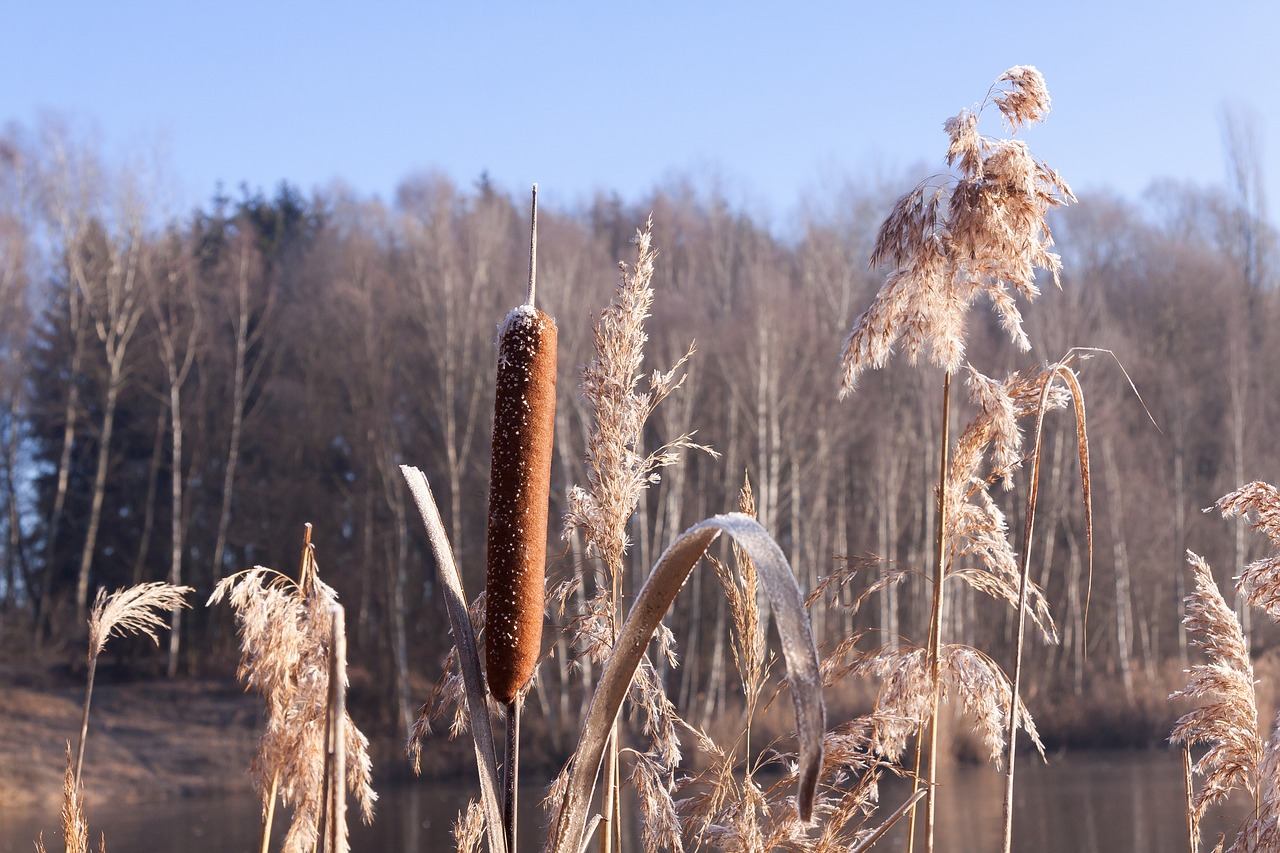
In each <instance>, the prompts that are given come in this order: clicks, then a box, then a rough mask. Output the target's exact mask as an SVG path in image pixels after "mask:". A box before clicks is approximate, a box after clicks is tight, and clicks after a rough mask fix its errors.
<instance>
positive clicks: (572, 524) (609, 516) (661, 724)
mask: <svg viewBox="0 0 1280 853" xmlns="http://www.w3.org/2000/svg"><path fill="white" fill-rule="evenodd" d="M652 240H653V219H652V217H650V219H649V220H648V222H647V223H646V225H645V228H644V229H643V230H641V231H639V232H637V234H636V247H637V251H636V262H635V265H634V266H633V267H630V268H629V267H627V265H626V264H619V269H620V271H621V280H620V281H619V283H618V287H617V290H616V292H615V294H614V298H613V300H612V301H611V302H610V304H609V306H608V307H607V308H606V309H605V310H604V312H603V313H602V314H601V316H600V319H599V320H598V321H597V322H596V324H595V336H594V337H595V357H594V358H593V359H592V360H591V363H590V364H588V365H587V366H586V367H585V368H584V369H583V371H582V393H583V396H584V397H585V398H586V400H587V402H588V403H590V404H591V406H592V409H593V410H594V420H593V423H592V429H591V435H590V438H589V439H588V442H587V454H586V463H587V484H588V485H587V488H582V487H580V486H574V487H573V489H571V490H570V493H569V501H568V503H569V507H568V512H566V514H565V521H564V530H565V532H564V535H565V537H566V538H568V537H569V536H570V535H571V534H572V532H573V531H574V530H581V531H582V533H583V537H584V539H585V541H586V545H587V551H588V553H589V554H592V555H593V556H595V557H597V558H599V559H600V560H601V562H602V563H603V564H604V572H603V576H602V577H599V578H598V582H597V588H596V591H595V593H594V595H593V596H592V597H591V598H590V600H589V601H588V604H587V613H586V615H585V617H584V618H583V619H582V620H580V622H579V623H578V625H577V639H578V642H579V644H580V647H581V648H583V649H584V650H585V651H586V652H587V653H588V654H590V655H591V656H592V657H593V658H594V659H595V660H597V661H600V662H603V661H604V660H605V658H606V657H607V656H608V655H609V653H610V651H611V650H612V649H613V646H614V643H615V642H616V639H617V636H618V625H619V621H620V620H619V610H618V609H619V603H620V602H621V600H622V578H623V575H624V568H625V566H624V558H625V555H626V552H627V547H628V544H629V542H628V538H627V521H628V519H630V517H631V514H632V513H633V512H634V511H635V508H636V506H637V504H638V503H639V502H640V496H641V494H643V492H644V490H645V489H646V488H647V487H648V486H649V484H650V483H651V482H653V481H654V480H655V479H656V477H657V472H658V470H659V469H661V468H663V467H665V466H668V465H673V464H675V463H676V462H677V461H678V460H679V453H680V451H681V450H683V449H687V448H697V449H702V450H707V451H708V452H711V451H710V450H709V449H708V448H704V447H701V446H700V445H697V444H694V442H693V439H692V434H687V435H682V436H679V437H678V438H676V439H674V440H672V441H670V442H668V443H667V444H666V445H664V446H662V447H660V448H658V449H657V450H655V451H653V452H651V453H649V454H648V455H645V456H642V455H641V454H640V447H641V436H642V433H643V430H644V425H645V423H646V421H647V420H648V418H649V415H650V414H652V413H653V411H654V409H655V408H656V407H657V406H658V404H659V403H661V402H662V400H663V399H665V398H666V397H667V395H668V394H670V393H671V392H672V391H674V390H675V389H676V388H678V387H679V386H680V384H681V382H682V381H683V377H682V376H681V375H680V374H679V370H680V368H681V367H682V366H683V365H684V363H685V361H686V360H687V359H688V358H689V356H691V355H692V354H693V348H692V347H690V349H689V351H688V353H686V355H685V356H684V357H683V358H681V359H680V360H679V361H678V362H676V364H675V365H674V366H673V367H672V368H671V369H670V370H668V371H667V372H665V373H663V372H660V371H656V370H655V371H654V372H653V374H652V375H651V376H650V377H649V387H648V389H647V390H646V391H641V390H639V387H638V386H639V383H640V367H641V364H642V363H643V361H644V345H645V342H646V341H647V340H648V336H647V335H646V334H645V331H644V321H645V318H647V317H648V316H649V308H650V306H651V305H652V304H653V287H652V280H653V273H654V259H655V257H656V253H655V251H654V250H653V247H652ZM712 455H716V454H714V453H712ZM569 594H571V589H570V586H569V585H568V584H565V585H562V586H561V587H560V588H559V589H558V590H557V598H559V599H560V600H564V599H565V598H567V596H568V595H569ZM636 686H637V688H638V690H639V693H640V694H642V695H640V696H637V698H638V699H640V700H641V701H639V702H638V703H637V705H638V707H641V708H643V709H644V710H645V711H646V714H647V717H648V720H647V722H646V729H648V730H649V731H652V732H657V733H660V734H661V737H659V743H657V744H656V746H657V747H658V750H659V751H660V752H662V753H663V754H665V756H666V757H667V761H668V765H669V766H674V764H675V762H676V761H678V760H679V750H678V746H677V744H676V743H675V741H674V732H675V727H674V724H673V722H672V719H673V715H674V710H673V709H672V708H671V703H670V702H669V701H668V700H667V699H666V695H665V693H663V691H662V690H661V687H660V685H658V684H657V680H656V678H654V677H653V676H652V665H651V664H650V663H649V662H648V661H647V659H646V660H644V661H643V662H642V663H641V664H640V675H639V678H638V680H637V682H636ZM611 731H612V732H613V735H611V739H610V740H611V742H610V745H609V747H608V749H607V751H606V752H607V754H606V759H605V768H604V792H605V793H604V797H605V802H604V806H603V808H602V815H603V818H602V823H601V831H600V833H601V834H600V839H601V845H600V849H601V853H608V851H609V849H610V848H611V846H612V839H613V837H614V836H615V835H616V833H618V832H619V831H620V829H619V827H618V821H617V814H616V809H617V802H616V792H617V788H618V786H619V782H620V780H619V779H618V774H617V742H616V724H615V726H614V727H613V729H612V730H611Z"/></svg>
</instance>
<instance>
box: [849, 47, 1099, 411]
mask: <svg viewBox="0 0 1280 853" xmlns="http://www.w3.org/2000/svg"><path fill="white" fill-rule="evenodd" d="M993 102H994V103H995V105H996V107H997V109H998V110H999V111H1000V114H1001V116H1002V117H1003V118H1004V120H1005V123H1006V124H1007V125H1008V127H1009V128H1010V130H1012V131H1015V132H1016V131H1017V130H1018V129H1019V128H1021V127H1022V126H1023V125H1026V124H1030V123H1032V122H1036V121H1040V120H1042V119H1043V118H1044V116H1045V115H1046V114H1047V113H1048V112H1049V106H1050V101H1049V93H1048V91H1047V90H1046V89H1045V85H1044V77H1043V76H1042V75H1041V74H1040V72H1039V71H1037V70H1036V69H1034V68H1030V67H1027V66H1017V67H1014V68H1011V69H1009V70H1008V71H1006V72H1005V73H1004V74H1002V75H1001V76H1000V78H999V79H998V80H997V81H996V83H995V85H993V86H992V89H991V91H990V92H989V93H988V95H987V99H986V100H985V101H984V102H983V103H982V104H980V105H978V106H977V107H976V108H975V109H974V110H972V111H970V110H961V112H960V113H959V114H958V115H956V116H954V117H952V118H950V119H948V120H947V122H946V124H945V125H944V129H945V130H946V132H947V136H948V137H949V139H950V142H951V146H950V148H949V149H948V151H947V165H948V166H951V167H954V168H956V170H957V172H958V175H957V176H956V178H955V182H954V184H952V185H951V186H950V187H948V186H947V185H946V183H945V182H944V183H943V184H942V185H941V186H937V187H932V186H929V185H928V184H921V185H920V186H918V187H916V188H915V189H914V190H913V191H912V192H910V193H908V194H906V195H905V196H903V197H902V198H900V199H899V200H898V203H897V204H896V205H895V206H894V209H893V212H892V213H890V215H889V218H888V219H886V220H885V222H884V224H883V225H882V226H881V227H880V231H879V233H878V234H877V235H876V243H875V247H874V248H873V250H872V254H871V263H872V265H873V266H879V265H881V264H883V263H889V264H890V266H891V272H890V274H889V277H888V278H887V279H886V280H885V283H884V286H883V287H881V289H880V292H879V293H878V294H877V295H876V298H875V301H873V302H872V304H871V307H870V308H868V309H867V310H866V311H865V312H864V313H863V314H862V315H861V316H860V317H859V318H858V319H857V321H856V322H855V323H854V328H853V331H852V332H851V333H850V334H849V337H848V338H847V339H846V340H845V346H844V358H843V365H842V367H843V378H842V380H841V387H840V396H841V397H845V396H847V395H849V394H850V393H852V392H853V390H854V388H855V387H856V385H857V381H858V376H859V375H861V374H862V373H863V372H864V371H865V370H868V369H872V368H880V367H883V366H884V365H885V364H886V363H887V362H888V360H889V356H890V355H891V354H892V352H893V347H894V344H896V343H897V342H898V341H899V340H901V341H902V344H903V348H904V349H905V350H906V352H907V357H908V359H910V361H911V363H912V364H914V363H915V362H916V360H917V359H918V358H919V355H920V352H921V351H922V350H924V349H925V348H926V346H927V347H928V351H929V356H930V361H932V362H933V363H934V364H936V365H938V366H939V367H941V368H943V369H944V370H946V371H947V372H948V373H953V372H954V371H955V370H957V369H958V368H959V367H960V365H961V363H962V361H963V358H964V325H965V318H966V315H967V313H968V309H969V307H970V306H971V305H972V304H973V301H974V300H975V299H976V298H977V297H978V296H980V295H981V296H986V297H987V298H988V299H989V300H990V301H991V303H992V307H993V309H994V310H995V312H996V315H997V317H999V319H1000V323H1001V326H1002V327H1003V328H1004V329H1005V331H1006V332H1008V333H1009V335H1010V337H1011V338H1012V339H1013V341H1014V343H1015V344H1017V345H1018V346H1019V347H1020V348H1021V349H1023V350H1026V349H1029V348H1030V341H1029V340H1028V339H1027V336H1026V333H1025V332H1024V331H1023V329H1022V316H1021V314H1020V313H1019V312H1018V308H1017V305H1016V303H1015V301H1014V297H1013V294H1011V293H1010V292H1009V287H1010V286H1012V288H1013V291H1014V293H1016V294H1017V295H1020V296H1022V297H1023V298H1024V299H1027V300H1033V299H1035V298H1036V297H1037V296H1038V295H1039V293H1040V291H1039V288H1038V287H1037V286H1036V281H1035V278H1036V274H1035V271H1036V269H1042V270H1046V271H1047V272H1049V273H1050V274H1051V275H1052V276H1053V280H1054V284H1055V285H1056V284H1058V274H1059V271H1060V269H1061V259H1060V258H1059V257H1058V255H1056V254H1054V253H1052V252H1050V251H1049V248H1050V247H1051V246H1052V245H1053V238H1052V235H1051V234H1050V232H1049V228H1048V226H1047V225H1046V223H1045V215H1046V214H1047V213H1048V211H1049V210H1050V209H1052V208H1054V207H1059V206H1061V205H1064V204H1066V203H1068V202H1072V201H1075V196H1074V195H1072V194H1071V188H1070V187H1068V186H1067V183H1066V182H1065V181H1064V180H1063V179H1062V177H1061V176H1060V175H1059V174H1058V173H1057V172H1055V171H1054V170H1053V169H1051V168H1049V167H1048V166H1047V165H1045V164H1044V163H1043V162H1041V161H1040V160H1038V159H1036V158H1035V157H1034V156H1032V154H1031V152H1030V150H1029V149H1028V148H1027V146H1026V144H1025V143H1024V142H1022V141H1021V140H1016V139H994V138H991V137H987V136H982V135H980V134H979V133H978V119H979V117H980V116H981V114H982V112H983V110H984V109H985V108H986V107H987V105H988V104H990V103H993Z"/></svg>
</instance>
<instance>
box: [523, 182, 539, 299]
mask: <svg viewBox="0 0 1280 853" xmlns="http://www.w3.org/2000/svg"><path fill="white" fill-rule="evenodd" d="M531 208H532V209H531V212H530V214H529V289H528V291H527V293H526V295H525V300H524V304H525V305H533V297H534V293H535V292H536V291H537V289H538V185H537V184H534V185H533V202H532V204H531Z"/></svg>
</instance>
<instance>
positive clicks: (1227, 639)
mask: <svg viewBox="0 0 1280 853" xmlns="http://www.w3.org/2000/svg"><path fill="white" fill-rule="evenodd" d="M1217 507H1218V510H1219V511H1220V512H1221V513H1222V514H1223V516H1226V517H1230V516H1235V515H1239V516H1247V517H1250V518H1252V521H1253V527H1254V529H1255V530H1258V531H1260V532H1262V533H1263V534H1264V535H1265V536H1266V537H1267V538H1268V539H1269V540H1270V541H1271V543H1272V546H1273V547H1277V548H1280V491H1277V490H1276V488H1275V487H1274V486H1271V485H1268V484H1267V483H1262V482H1253V483H1249V484H1248V485H1245V486H1242V487H1240V488H1239V489H1237V490H1236V491H1234V492H1231V493H1230V494H1228V495H1225V496H1223V497H1222V498H1221V499H1220V500H1219V501H1218V503H1217ZM1187 557H1188V562H1189V563H1190V565H1191V568H1192V571H1193V572H1194V573H1195V579H1196V589H1195V592H1193V593H1192V594H1191V595H1189V596H1188V597H1187V599H1186V617H1185V622H1186V625H1187V629H1188V630H1189V631H1190V632H1191V633H1192V634H1193V635H1194V636H1195V640H1194V642H1195V644H1196V645H1197V646H1199V647H1200V648H1203V649H1204V650H1205V653H1206V655H1207V656H1208V661H1207V662H1206V663H1199V664H1196V665H1195V666H1193V667H1192V668H1191V670H1190V671H1189V673H1188V674H1189V678H1188V682H1187V686H1186V687H1185V688H1184V689H1182V690H1180V691H1178V692H1177V693H1174V694H1173V697H1170V698H1174V697H1187V698H1190V699H1200V700H1208V701H1207V704H1204V705H1202V706H1201V707H1199V708H1197V709H1195V710H1194V711H1192V712H1190V713H1188V714H1186V715H1184V716H1183V717H1182V718H1181V719H1179V720H1178V722H1177V724H1176V725H1175V726H1174V729H1173V733H1172V735H1171V736H1170V740H1172V741H1173V742H1175V743H1182V744H1185V745H1187V746H1191V745H1196V744H1202V745H1206V746H1208V750H1207V751H1206V752H1205V753H1204V755H1203V756H1202V757H1201V758H1200V760H1199V761H1198V762H1196V765H1195V773H1196V774H1198V775H1200V776H1203V777H1204V782H1203V784H1202V785H1201V787H1200V789H1199V790H1198V791H1194V792H1192V794H1191V796H1190V797H1189V802H1188V825H1189V830H1190V833H1191V840H1190V843H1191V850H1192V851H1195V850H1196V849H1198V846H1199V841H1200V839H1199V824H1200V820H1201V818H1203V816H1204V814H1205V811H1206V810H1207V809H1208V808H1209V806H1211V805H1212V804H1213V803H1215V802H1218V801H1219V800H1221V799H1223V798H1224V797H1225V796H1226V795H1227V794H1228V793H1229V792H1230V791H1232V790H1233V789H1235V788H1244V789H1245V790H1247V791H1248V792H1249V793H1250V795H1251V796H1252V797H1253V801H1254V811H1253V815H1252V817H1251V818H1250V819H1249V821H1248V822H1247V823H1246V825H1245V826H1244V827H1243V829H1241V831H1240V833H1239V834H1238V835H1237V836H1236V838H1235V840H1234V842H1233V843H1232V845H1231V847H1230V848H1228V849H1229V850H1230V851H1231V853H1245V851H1250V853H1252V851H1269V850H1278V849H1280V720H1277V725H1276V729H1275V730H1274V732H1273V734H1272V735H1271V738H1270V739H1269V740H1266V741H1265V742H1264V740H1263V735H1262V732H1261V731H1260V729H1259V726H1258V703H1257V689H1256V682H1255V679H1254V669H1253V662H1252V660H1251V659H1250V656H1249V646H1248V642H1247V641H1246V639H1245V636H1244V632H1243V631H1242V630H1241V627H1240V622H1239V619H1237V617H1236V614H1235V613H1234V612H1232V610H1231V608H1230V607H1228V606H1227V603H1226V601H1225V600H1224V599H1223V597H1222V593H1221V592H1219V590H1218V586H1217V584H1216V582H1215V581H1214V579H1213V573H1212V571H1211V570H1210V569H1209V566H1208V564H1207V563H1205V561H1204V560H1203V559H1201V558H1200V557H1198V556H1196V555H1195V554H1192V553H1191V552H1188V553H1187ZM1236 591H1237V592H1238V593H1239V594H1241V596H1242V597H1243V598H1244V600H1245V602H1246V604H1247V605H1248V606H1253V607H1258V608H1260V609H1262V610H1263V611H1264V612H1265V613H1266V614H1267V615H1268V616H1270V617H1271V619H1272V621H1276V622H1280V553H1272V554H1270V555H1268V556H1265V557H1263V558H1261V559H1259V560H1256V561H1254V562H1253V563H1250V564H1249V566H1247V567H1246V568H1245V571H1244V572H1243V574H1241V576H1240V577H1239V578H1238V579H1237V580H1236ZM1224 846H1225V838H1224V839H1222V840H1220V841H1219V844H1218V847H1219V848H1222V847H1224Z"/></svg>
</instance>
